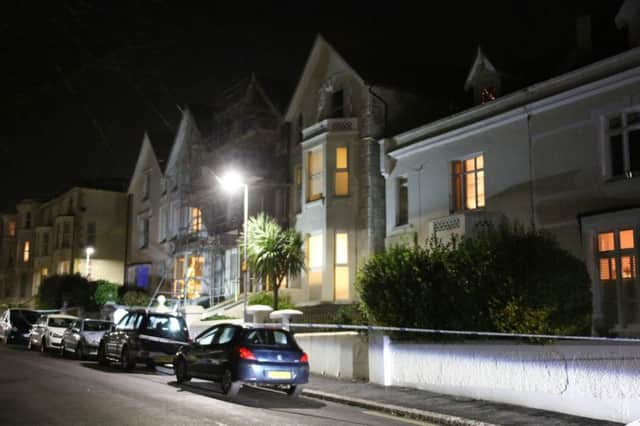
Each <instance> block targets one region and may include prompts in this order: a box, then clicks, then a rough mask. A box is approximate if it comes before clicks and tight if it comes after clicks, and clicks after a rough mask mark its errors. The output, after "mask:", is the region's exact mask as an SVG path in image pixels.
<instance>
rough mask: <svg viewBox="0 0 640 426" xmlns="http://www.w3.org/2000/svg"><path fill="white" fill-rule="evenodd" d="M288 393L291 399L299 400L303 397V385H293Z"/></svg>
mask: <svg viewBox="0 0 640 426" xmlns="http://www.w3.org/2000/svg"><path fill="white" fill-rule="evenodd" d="M286 392H287V396H288V397H289V398H297V397H299V396H300V395H302V385H291V386H289V389H287V390H286Z"/></svg>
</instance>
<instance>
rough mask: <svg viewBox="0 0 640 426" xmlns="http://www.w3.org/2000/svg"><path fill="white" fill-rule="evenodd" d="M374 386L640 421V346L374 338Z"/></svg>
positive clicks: (371, 367)
mask: <svg viewBox="0 0 640 426" xmlns="http://www.w3.org/2000/svg"><path fill="white" fill-rule="evenodd" d="M369 342H370V343H369V371H370V372H371V374H370V378H369V379H370V381H371V382H373V383H379V384H383V385H387V386H406V387H412V388H417V389H423V390H428V391H433V392H440V393H446V394H451V395H458V396H465V397H471V398H477V399H484V400H488V401H495V402H502V403H509V404H516V405H521V406H526V407H532V408H537V409H544V410H550V411H557V412H561V413H566V414H573V415H577V416H584V417H591V418H597V419H603V420H610V421H616V422H622V423H629V422H631V421H634V420H637V419H640V345H637V344H635V345H634V344H626V345H625V344H598V343H561V344H553V345H526V344H515V343H514V344H475V343H469V344H412V343H399V342H392V341H391V340H390V339H389V337H387V336H382V335H379V334H378V335H376V334H372V335H371V336H370V339H369Z"/></svg>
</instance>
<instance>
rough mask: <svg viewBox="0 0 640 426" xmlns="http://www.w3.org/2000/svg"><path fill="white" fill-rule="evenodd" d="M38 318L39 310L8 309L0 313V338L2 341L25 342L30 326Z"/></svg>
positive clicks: (27, 338)
mask: <svg viewBox="0 0 640 426" xmlns="http://www.w3.org/2000/svg"><path fill="white" fill-rule="evenodd" d="M38 318H40V312H37V311H32V310H30V309H13V308H11V309H8V310H7V311H5V312H4V313H3V314H2V315H0V339H2V341H3V342H4V343H26V342H27V341H28V340H29V333H30V332H31V327H32V326H33V325H34V324H35V323H36V322H37V321H38Z"/></svg>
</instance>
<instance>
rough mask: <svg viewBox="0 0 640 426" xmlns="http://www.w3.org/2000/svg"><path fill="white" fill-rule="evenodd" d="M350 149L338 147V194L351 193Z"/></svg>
mask: <svg viewBox="0 0 640 426" xmlns="http://www.w3.org/2000/svg"><path fill="white" fill-rule="evenodd" d="M348 157H349V151H348V148H346V147H340V148H336V181H335V184H336V187H335V191H336V195H349V158H348Z"/></svg>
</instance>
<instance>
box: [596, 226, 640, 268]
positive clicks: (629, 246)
mask: <svg viewBox="0 0 640 426" xmlns="http://www.w3.org/2000/svg"><path fill="white" fill-rule="evenodd" d="M634 234H635V233H634V230H633V229H622V230H620V231H610V232H601V233H599V234H598V253H599V254H600V258H599V261H598V265H599V269H600V274H599V275H600V280H601V281H610V280H616V279H618V277H619V278H622V279H634V278H636V271H637V267H636V256H635V252H634V249H635V238H634ZM618 270H619V271H620V274H618Z"/></svg>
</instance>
